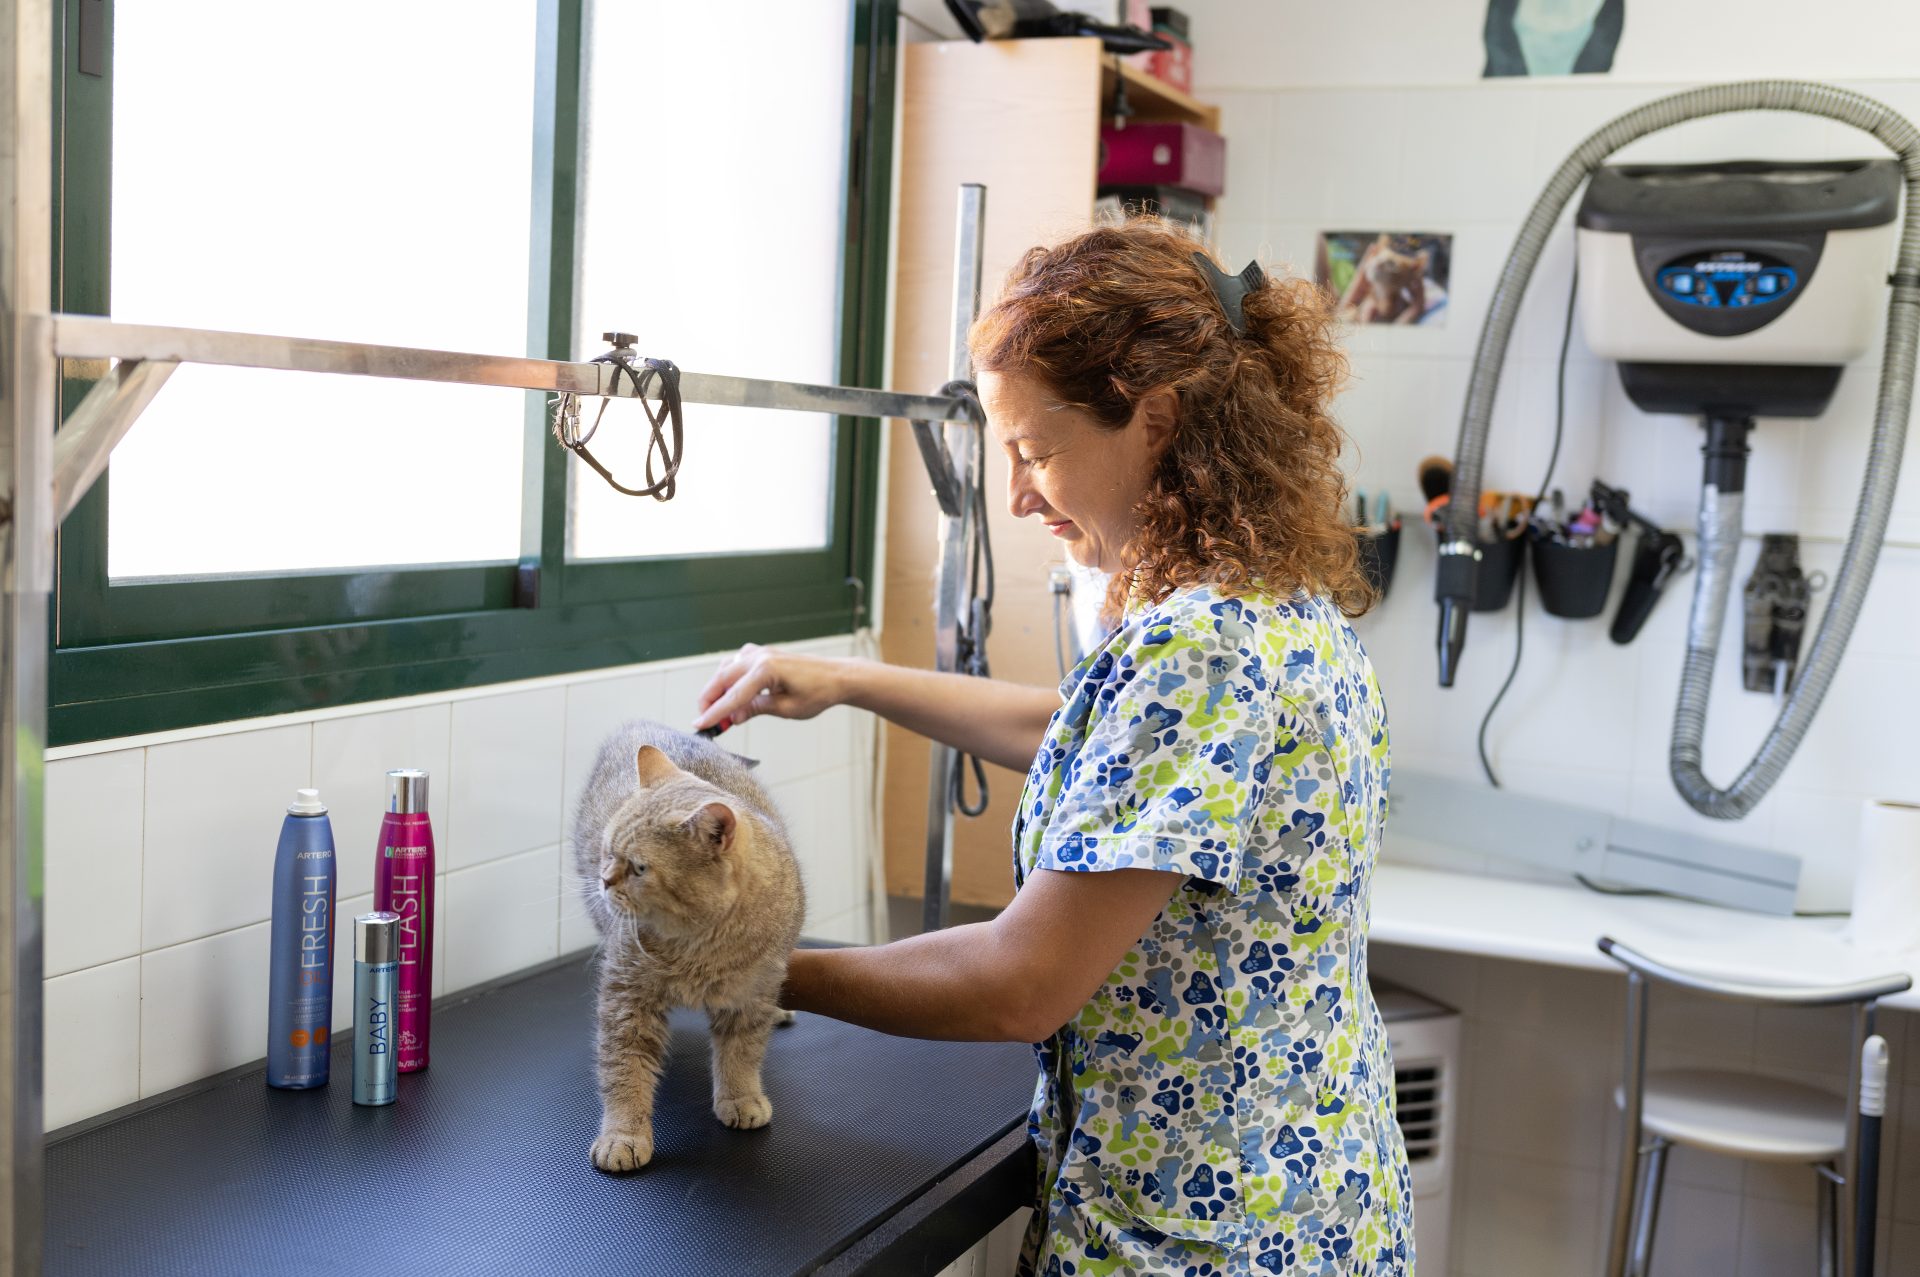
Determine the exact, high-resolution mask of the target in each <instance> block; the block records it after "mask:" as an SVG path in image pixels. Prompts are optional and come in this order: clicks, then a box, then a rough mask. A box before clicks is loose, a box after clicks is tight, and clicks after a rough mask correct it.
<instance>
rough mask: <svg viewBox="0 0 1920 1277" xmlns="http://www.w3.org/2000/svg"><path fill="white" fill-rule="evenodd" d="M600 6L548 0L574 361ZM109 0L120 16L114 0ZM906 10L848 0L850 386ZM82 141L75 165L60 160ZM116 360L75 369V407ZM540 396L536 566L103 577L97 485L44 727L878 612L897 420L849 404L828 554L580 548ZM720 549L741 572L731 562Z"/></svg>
mask: <svg viewBox="0 0 1920 1277" xmlns="http://www.w3.org/2000/svg"><path fill="white" fill-rule="evenodd" d="M81 2H82V0H67V3H65V4H64V5H63V6H62V10H63V15H64V19H65V20H64V22H63V23H62V25H61V28H60V29H59V30H58V31H56V37H55V59H56V62H55V93H56V99H57V101H58V103H59V107H60V109H59V111H58V112H57V119H56V138H55V147H54V152H55V166H56V168H55V212H54V223H55V225H54V241H55V285H54V287H55V299H56V305H57V307H58V308H59V309H61V310H63V311H68V312H75V313H91V314H103V313H106V312H107V309H108V308H107V297H106V286H107V262H108V257H107V254H108V251H109V246H108V243H107V236H108V229H109V210H108V196H109V193H110V182H109V172H110V170H109V168H108V165H109V163H110V156H109V154H108V151H109V149H110V142H111V129H110V119H111V117H110V107H111V97H110V92H111V83H112V79H111V64H110V62H109V65H108V74H107V75H106V76H105V77H99V78H96V77H92V76H83V75H80V74H78V73H77V72H76V71H74V70H73V65H74V59H73V55H72V54H71V53H69V52H68V39H67V33H68V32H69V31H71V30H74V29H75V26H76V24H77V21H78V18H77V8H78V5H79V4H80V3H81ZM583 5H584V0H541V5H540V34H539V47H538V51H537V56H538V59H539V76H538V81H537V85H538V87H537V91H536V109H537V110H538V111H539V112H540V116H539V120H538V123H537V126H536V129H535V135H536V146H535V156H534V163H535V179H536V180H535V201H536V203H535V209H534V218H533V225H534V227H535V243H534V244H533V245H532V246H531V264H530V272H531V276H532V288H531V289H530V296H529V333H530V337H529V347H530V349H531V353H534V354H536V355H541V356H544V357H546V358H553V359H566V358H571V357H572V354H571V352H572V349H573V334H572V331H571V327H572V312H573V278H574V261H575V237H574V228H575V221H576V215H577V206H576V198H577V192H578V185H577V183H578V175H579V158H580V157H579V139H580V88H581V62H582V59H581V39H582V31H583V22H582V11H583ZM108 10H109V12H108V21H109V24H111V21H112V12H111V2H110V0H109V4H108ZM897 18H898V0H855V2H854V4H853V7H852V40H853V53H852V58H851V68H852V76H851V84H850V86H849V111H848V119H849V134H848V141H847V146H848V150H847V153H846V173H847V193H846V203H845V206H844V218H843V227H844V242H843V245H842V263H843V265H842V285H841V297H840V311H841V314H840V331H839V339H840V340H839V348H840V357H839V365H840V380H841V382H842V384H847V385H861V386H879V385H881V384H883V372H882V360H883V350H884V345H885V332H884V317H885V310H886V261H887V230H888V227H887V222H888V212H889V209H888V194H889V191H890V188H891V179H892V172H891V168H892V149H893V126H894V121H893V99H894V77H895V67H896V62H897V49H896V47H895V46H896V30H897ZM69 142H71V143H72V145H73V147H74V153H75V155H76V156H77V157H78V162H73V163H70V162H67V158H66V157H67V155H68V150H67V147H68V145H69ZM69 250H71V251H69ZM542 263H544V265H545V269H544V270H542V269H540V266H541V264H542ZM100 371H102V370H101V369H99V368H98V367H93V368H86V367H74V366H71V365H69V366H67V367H64V368H63V370H62V372H63V377H62V383H61V391H62V410H63V414H64V412H65V411H68V410H70V409H71V408H72V406H73V405H75V404H77V403H78V402H79V399H80V397H81V395H83V394H84V393H85V390H86V389H87V388H88V386H90V384H91V380H90V378H91V377H94V376H98V375H99V373H100ZM714 371H729V370H722V369H716V370H714ZM527 400H528V403H527V419H528V430H527V440H528V445H527V447H528V451H527V462H528V464H527V466H526V474H527V475H528V486H529V491H528V499H527V501H526V503H525V508H526V510H527V519H526V527H525V529H524V531H523V543H524V544H525V545H526V546H527V547H528V553H527V555H526V557H525V558H524V559H523V560H522V562H521V563H520V564H483V565H441V566H435V567H430V568H393V569H373V570H359V571H352V572H334V573H321V574H311V575H300V576H291V575H290V576H258V577H239V578H232V579H224V580H215V581H206V580H196V581H183V582H154V583H147V582H139V583H121V584H116V585H109V584H108V582H107V580H106V571H105V563H106V535H105V534H106V501H107V499H108V497H107V492H108V479H107V478H104V477H103V478H102V480H101V481H100V483H99V484H98V485H97V486H96V488H95V490H94V491H92V492H91V493H89V494H88V496H87V497H86V499H85V500H84V501H82V502H81V504H80V506H79V507H78V508H76V510H75V511H74V513H73V514H72V515H71V516H69V518H68V520H67V522H66V524H65V526H64V528H63V530H62V533H61V538H60V558H59V565H60V566H59V572H60V576H59V581H58V583H57V588H56V604H55V607H54V609H53V616H54V619H53V628H54V634H53V640H54V652H53V663H52V669H51V675H50V697H49V699H50V704H49V712H48V720H49V736H50V740H51V743H52V744H54V745H61V744H71V743H74V742H78V741H87V740H98V739H103V738H108V737H115V736H124V735H132V734H136V733H142V732H152V731H162V730H167V729H171V728H178V727H187V726H194V725H198V724H204V723H214V722H225V721H229V720H233V719H239V718H248V717H254V716H258V715H265V714H275V713H285V712H290V711H294V710H300V709H308V708H314V707H318V706H324V705H339V704H354V703H360V702H365V701H372V700H380V699H386V698H389V697H394V696H404V695H414V694H420V693H430V692H436V691H446V690H450V689H453V688H458V687H467V686H473V685H476V684H485V683H492V682H502V681H508V680H512V679H520V678H530V677H536V676H540V675H548V674H560V673H569V672H574V671H579V670H585V669H594V668H600V667H604V666H608V665H618V664H627V663H631V662H638V661H646V660H657V659H663V658H666V657H672V656H680V655H688V654H691V653H695V652H701V651H713V650H717V649H722V648H725V647H729V646H732V645H734V644H736V643H740V642H746V641H749V640H758V641H793V640H796V639H801V638H809V637H818V636H822V635H827V634H836V633H847V632H850V631H851V630H853V629H856V628H858V627H859V626H861V625H863V624H865V623H867V620H868V617H867V613H866V600H867V598H868V597H869V594H870V591H869V588H868V584H867V583H868V582H869V581H871V579H872V574H873V543H874V512H875V502H876V497H877V488H878V482H879V467H878V458H879V442H880V441H879V429H880V426H881V424H882V423H880V422H878V421H876V420H872V419H854V418H839V419H837V420H836V423H835V429H834V439H835V454H834V463H833V464H834V499H833V502H832V509H831V514H830V522H829V527H830V539H829V543H828V545H827V546H826V547H825V548H823V549H819V550H809V551H801V552H796V553H776V554H750V555H729V556H702V557H696V558H684V559H649V560H633V561H615V562H595V563H569V562H567V560H566V556H565V543H566V541H565V538H566V494H567V469H566V467H567V464H568V457H567V455H566V454H565V453H564V452H563V451H562V450H561V449H559V448H557V447H553V446H550V445H549V443H548V437H547V433H546V430H545V405H544V403H543V402H542V401H541V398H540V397H539V396H538V395H533V394H529V395H528V396H527ZM694 411H695V412H697V409H695V410H694ZM695 421H696V422H697V417H696V418H695ZM696 429H697V425H696ZM536 462H537V464H536ZM534 547H537V551H536V550H535V549H534ZM720 563H724V565H725V571H724V572H720V571H715V570H714V568H715V567H716V565H717V564H720ZM523 569H524V570H525V572H526V573H533V572H537V581H538V587H537V592H535V593H534V594H533V595H531V596H529V595H528V594H527V593H526V592H525V591H524V590H523V587H522V584H521V582H522V577H523Z"/></svg>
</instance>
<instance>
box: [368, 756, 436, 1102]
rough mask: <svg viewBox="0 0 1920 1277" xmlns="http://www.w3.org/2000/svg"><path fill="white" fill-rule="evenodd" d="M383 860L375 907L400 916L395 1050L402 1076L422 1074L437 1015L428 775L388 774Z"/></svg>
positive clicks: (375, 877)
mask: <svg viewBox="0 0 1920 1277" xmlns="http://www.w3.org/2000/svg"><path fill="white" fill-rule="evenodd" d="M378 855H379V860H378V861H377V862H375V864H374V867H373V884H374V885H373V907H374V908H375V909H387V910H391V911H392V912H394V913H397V914H399V915H400V924H399V927H398V932H399V937H398V938H399V944H398V947H397V950H396V952H395V954H394V957H395V960H396V961H397V962H398V964H399V967H400V970H399V973H398V974H399V990H398V993H397V995H396V997H395V1004H396V1005H395V1007H394V1021H395V1024H394V1029H395V1032H394V1044H395V1046H396V1047H397V1048H398V1050H397V1055H398V1063H399V1067H400V1071H401V1072H402V1073H417V1072H419V1071H420V1070H421V1069H424V1068H426V1067H427V1041H428V1038H429V1037H430V1033H429V1029H430V1027H431V1026H430V1024H429V1020H430V1018H431V1016H432V1014H433V825H432V823H431V821H429V819H428V818H427V773H425V772H423V771H414V770H411V769H408V770H402V771H390V772H388V773H387V814H386V818H385V819H383V820H382V821H381V822H380V847H379V852H378Z"/></svg>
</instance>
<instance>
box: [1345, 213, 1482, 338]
mask: <svg viewBox="0 0 1920 1277" xmlns="http://www.w3.org/2000/svg"><path fill="white" fill-rule="evenodd" d="M1452 261H1453V236H1451V235H1434V234H1428V233H1424V232H1414V233H1407V232H1395V231H1322V232H1321V234H1320V242H1319V246H1318V247H1317V248H1315V250H1314V254H1313V278H1314V282H1315V283H1317V284H1319V285H1320V287H1322V288H1324V289H1327V290H1328V291H1329V292H1331V293H1332V294H1333V296H1334V297H1335V298H1336V299H1338V313H1339V317H1340V319H1341V321H1342V322H1344V323H1349V324H1430V325H1439V324H1442V323H1445V322H1446V317H1447V279H1448V274H1449V270H1450V267H1451V264H1452Z"/></svg>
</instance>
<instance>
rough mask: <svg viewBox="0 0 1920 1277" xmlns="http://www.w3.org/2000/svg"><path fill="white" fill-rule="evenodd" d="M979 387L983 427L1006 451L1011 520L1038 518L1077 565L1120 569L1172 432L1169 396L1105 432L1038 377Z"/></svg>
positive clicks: (1001, 377)
mask: <svg viewBox="0 0 1920 1277" xmlns="http://www.w3.org/2000/svg"><path fill="white" fill-rule="evenodd" d="M978 384H979V387H980V403H981V406H982V407H984V408H985V409H986V410H987V427H988V429H990V430H992V431H993V436H994V438H996V439H998V440H999V441H1000V446H1001V447H1002V448H1004V449H1006V453H1007V465H1008V476H1007V505H1008V507H1009V508H1010V509H1011V510H1012V511H1013V516H1014V518H1016V519H1024V518H1026V517H1027V516H1028V515H1035V516H1037V517H1038V518H1039V519H1040V521H1041V522H1042V523H1044V524H1046V526H1047V531H1049V532H1051V533H1053V535H1054V536H1056V537H1058V538H1060V539H1061V540H1062V541H1065V542H1066V543H1067V553H1068V554H1070V555H1072V556H1073V558H1074V561H1075V562H1077V563H1080V564H1082V565H1084V566H1086V567H1090V568H1096V569H1098V570H1099V571H1102V572H1108V573H1112V572H1117V571H1119V570H1121V568H1123V567H1124V566H1126V565H1125V564H1123V563H1122V562H1121V550H1122V548H1123V547H1124V546H1125V545H1126V544H1127V542H1128V541H1130V540H1131V539H1132V538H1133V534H1134V532H1135V530H1136V527H1137V520H1136V518H1135V514H1134V510H1135V508H1136V507H1137V506H1138V505H1139V504H1140V500H1141V498H1142V497H1144V496H1146V494H1147V482H1148V478H1149V476H1150V475H1151V474H1152V470H1153V462H1154V459H1155V458H1156V457H1157V456H1158V455H1159V453H1160V450H1161V449H1162V448H1164V447H1165V446H1166V442H1167V439H1168V437H1169V436H1170V435H1171V432H1172V427H1173V418H1174V408H1175V404H1174V398H1173V396H1172V395H1171V394H1168V393H1160V394H1155V395H1149V396H1148V397H1147V398H1145V399H1143V400H1142V401H1141V402H1140V404H1139V406H1138V407H1137V408H1136V409H1135V410H1134V414H1133V419H1132V420H1130V421H1129V422H1128V423H1127V424H1126V425H1125V426H1122V427H1121V428H1120V429H1118V430H1109V429H1106V428H1105V427H1102V426H1101V425H1099V424H1098V422H1096V420H1095V419H1094V417H1093V416H1092V415H1091V414H1089V413H1087V412H1084V411H1082V410H1080V409H1077V408H1069V407H1066V406H1064V405H1062V404H1061V403H1059V402H1058V401H1057V400H1056V399H1055V398H1054V397H1053V396H1052V395H1050V394H1049V393H1048V392H1047V390H1046V389H1045V387H1044V386H1042V385H1041V384H1040V382H1039V381H1038V380H1037V379H1036V378H1032V377H1027V376H1023V375H1021V374H1019V373H994V372H983V373H981V374H980V375H979V379H978Z"/></svg>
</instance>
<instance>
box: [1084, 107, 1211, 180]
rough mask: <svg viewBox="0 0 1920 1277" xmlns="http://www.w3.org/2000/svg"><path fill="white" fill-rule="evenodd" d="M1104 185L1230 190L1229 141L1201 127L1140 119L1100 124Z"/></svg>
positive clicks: (1101, 173) (1101, 178)
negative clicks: (1123, 123) (1118, 124)
mask: <svg viewBox="0 0 1920 1277" xmlns="http://www.w3.org/2000/svg"><path fill="white" fill-rule="evenodd" d="M1099 182H1100V185H1102V186H1178V187H1181V188H1182V189H1184V190H1189V191H1198V192H1199V193H1200V194H1202V195H1223V194H1225V193H1226V189H1227V139H1225V138H1223V137H1221V136H1220V135H1219V134H1218V133H1215V132H1214V131H1213V130H1211V129H1203V128H1201V127H1200V126H1199V125H1197V124H1174V123H1165V122H1158V121H1137V122H1134V123H1130V124H1128V125H1127V126H1126V127H1125V128H1118V129H1117V128H1115V127H1113V125H1111V124H1103V125H1101V126H1100V179H1099Z"/></svg>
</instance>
